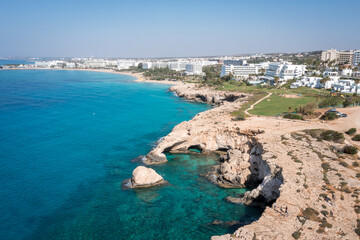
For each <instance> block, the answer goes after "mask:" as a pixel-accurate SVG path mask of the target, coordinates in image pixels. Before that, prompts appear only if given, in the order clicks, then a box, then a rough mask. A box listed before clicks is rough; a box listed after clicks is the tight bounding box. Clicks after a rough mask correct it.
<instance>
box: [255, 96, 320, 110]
mask: <svg viewBox="0 0 360 240" xmlns="http://www.w3.org/2000/svg"><path fill="white" fill-rule="evenodd" d="M287 94H290V93H287ZM269 100H270V101H269ZM310 102H316V97H313V96H306V97H305V96H304V97H301V98H284V97H281V96H279V95H277V94H274V93H273V95H271V96H270V97H269V98H266V99H264V100H263V101H262V102H260V103H259V104H257V105H255V107H254V109H253V110H250V111H249V113H251V114H255V115H265V116H275V115H276V114H280V113H283V112H288V111H289V107H291V109H292V111H294V110H295V108H297V107H298V106H300V105H305V104H307V103H310Z"/></svg>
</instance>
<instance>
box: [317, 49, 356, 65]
mask: <svg viewBox="0 0 360 240" xmlns="http://www.w3.org/2000/svg"><path fill="white" fill-rule="evenodd" d="M353 56H354V51H352V50H350V51H337V50H336V49H330V50H326V51H323V52H322V53H321V61H324V62H326V61H327V62H331V61H335V63H337V64H351V63H352V62H353Z"/></svg>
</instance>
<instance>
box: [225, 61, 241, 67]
mask: <svg viewBox="0 0 360 240" xmlns="http://www.w3.org/2000/svg"><path fill="white" fill-rule="evenodd" d="M246 64H247V61H246V60H224V65H233V66H243V65H246Z"/></svg>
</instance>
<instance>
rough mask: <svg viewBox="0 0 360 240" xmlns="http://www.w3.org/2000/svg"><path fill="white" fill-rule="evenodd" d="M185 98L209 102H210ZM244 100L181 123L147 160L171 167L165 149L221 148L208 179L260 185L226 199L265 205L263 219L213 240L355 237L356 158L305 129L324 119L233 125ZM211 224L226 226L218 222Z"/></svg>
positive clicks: (318, 125)
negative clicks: (331, 199) (233, 115)
mask: <svg viewBox="0 0 360 240" xmlns="http://www.w3.org/2000/svg"><path fill="white" fill-rule="evenodd" d="M179 95H180V94H179ZM181 96H184V97H186V98H189V99H193V100H196V101H206V102H208V100H207V99H208V98H207V97H206V98H203V97H201V98H199V97H194V96H195V95H193V94H185V95H181ZM204 99H205V100H204ZM246 99H247V98H246V97H244V98H238V99H237V100H235V101H234V102H229V101H224V99H223V100H222V101H223V102H221V103H220V104H219V106H217V107H216V108H213V109H211V110H208V111H205V112H203V113H200V114H197V115H196V116H195V117H194V118H193V119H192V120H190V121H188V122H183V123H181V124H179V125H177V126H176V127H175V128H174V129H173V131H172V132H171V133H170V134H169V135H167V136H166V137H165V138H164V139H163V141H162V142H160V143H159V144H158V146H157V147H156V148H154V149H153V150H152V151H151V152H150V153H149V154H148V155H147V156H146V159H145V160H144V162H145V163H146V164H155V163H161V162H166V161H167V160H166V156H165V154H164V153H166V152H187V151H188V150H189V149H197V150H201V151H202V152H207V151H218V152H221V153H222V154H223V156H222V158H221V162H220V164H219V166H217V167H216V168H215V169H214V171H212V173H210V174H208V177H209V179H210V180H211V181H213V182H214V183H216V184H218V185H221V184H224V186H225V185H230V186H231V187H241V186H248V185H250V184H255V183H258V185H256V184H255V186H253V187H254V188H253V189H252V190H251V191H248V192H246V193H245V194H243V195H242V196H231V197H227V199H226V200H227V201H230V202H233V203H237V204H248V205H253V206H264V204H265V205H267V206H266V208H265V210H264V212H263V214H262V216H261V217H260V219H258V220H257V221H254V222H246V223H240V224H239V228H238V230H236V231H235V232H234V233H231V234H226V235H222V236H213V237H212V239H213V240H220V239H221V240H235V239H236V240H239V239H246V240H252V239H284V240H285V239H293V238H295V236H296V237H299V235H300V239H319V240H320V239H357V238H358V235H357V232H358V228H359V227H358V226H357V224H356V223H357V219H359V217H358V209H359V204H358V195H359V193H360V190H359V187H358V186H359V185H360V180H359V177H358V176H359V175H360V170H359V169H360V168H359V167H356V166H359V165H358V159H357V158H351V157H348V156H347V155H345V154H341V155H340V156H339V153H334V151H333V150H332V149H334V144H333V143H332V144H328V143H326V141H322V142H320V141H317V140H316V139H311V138H310V137H309V135H308V134H305V133H304V132H301V131H302V130H304V129H319V128H324V125H323V123H321V122H317V121H315V122H310V121H308V122H306V121H292V120H286V119H280V118H272V117H251V118H248V119H246V120H245V121H240V122H238V121H233V117H232V116H231V112H233V111H235V110H238V109H239V107H240V106H241V105H242V103H243V101H246ZM210 102H212V100H210ZM341 120H342V119H339V120H336V121H341ZM264 130H265V132H264ZM329 166H330V167H331V168H329ZM332 194H334V195H335V199H336V200H333V202H332V203H331V204H330V203H329V201H328V199H329V196H330V197H331V196H332ZM324 196H327V197H324ZM272 203H273V205H272V207H270V206H269V205H270V204H272ZM275 206H277V207H275ZM284 209H287V213H286V214H285V212H284ZM309 213H315V214H316V215H317V216H315V217H314V216H309V215H307V214H309ZM275 223H276V224H275ZM209 224H211V223H209ZM212 224H215V225H221V224H223V223H222V222H221V221H219V220H218V221H214V222H213V223H212ZM235 226H236V227H237V226H238V225H235Z"/></svg>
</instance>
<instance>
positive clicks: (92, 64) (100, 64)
mask: <svg viewBox="0 0 360 240" xmlns="http://www.w3.org/2000/svg"><path fill="white" fill-rule="evenodd" d="M84 65H85V66H86V67H89V68H104V67H106V65H107V64H106V62H105V61H89V62H86V63H85V64H84Z"/></svg>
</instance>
